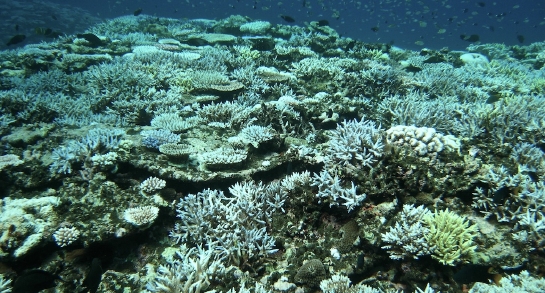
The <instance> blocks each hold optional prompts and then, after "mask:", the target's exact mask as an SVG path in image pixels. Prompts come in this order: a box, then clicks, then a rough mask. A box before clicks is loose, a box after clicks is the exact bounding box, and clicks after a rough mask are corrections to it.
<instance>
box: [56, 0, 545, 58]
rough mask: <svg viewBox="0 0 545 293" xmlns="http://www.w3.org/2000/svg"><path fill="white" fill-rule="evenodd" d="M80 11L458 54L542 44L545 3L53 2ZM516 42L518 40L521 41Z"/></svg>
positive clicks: (486, 0) (527, 0)
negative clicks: (311, 28)
mask: <svg viewBox="0 0 545 293" xmlns="http://www.w3.org/2000/svg"><path fill="white" fill-rule="evenodd" d="M53 2H58V3H64V4H66V5H70V6H75V7H81V8H85V9H87V10H89V11H90V12H92V13H96V14H95V16H99V17H104V18H107V17H116V16H121V15H128V14H132V13H133V11H135V10H137V9H139V8H141V9H142V13H144V14H148V15H152V16H161V17H172V18H210V19H214V18H225V17H227V16H229V15H232V14H240V15H244V16H248V17H250V18H252V19H256V20H257V19H261V20H266V21H269V22H271V23H286V22H284V21H283V20H282V19H281V18H280V15H288V16H291V17H293V18H294V19H295V23H293V24H299V25H303V24H304V23H305V22H310V21H317V20H327V21H329V23H330V26H331V27H332V28H334V29H335V30H337V32H339V33H340V34H341V35H342V36H345V37H351V38H354V39H358V40H361V41H364V42H380V43H390V44H394V45H396V46H399V47H402V48H407V49H419V48H422V47H427V48H433V49H440V48H443V47H449V49H456V50H460V49H463V48H465V47H466V46H467V45H468V42H467V41H464V40H462V39H461V38H460V36H461V35H466V36H470V35H479V36H480V41H481V42H485V43H503V44H506V45H516V44H529V43H532V42H536V41H541V40H543V29H544V28H545V2H543V1H530V0H525V1H516V2H512V1H499V0H498V1H490V0H482V1H479V0H471V1H464V0H462V1H455V0H423V1H417V0H412V1H405V0H373V1H355V0H353V1H349V0H337V1H335V0H292V1H270V0H225V1H212V0H210V1H193V0H191V1H190V0H172V1H167V0H164V1H163V0H160V1H145V0H140V1H132V0H119V1H113V0H111V1H108V0H97V1H53ZM521 39H522V40H521Z"/></svg>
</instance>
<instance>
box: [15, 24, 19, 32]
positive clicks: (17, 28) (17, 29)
mask: <svg viewBox="0 0 545 293" xmlns="http://www.w3.org/2000/svg"><path fill="white" fill-rule="evenodd" d="M15 31H16V32H18V31H19V25H18V24H16V25H15Z"/></svg>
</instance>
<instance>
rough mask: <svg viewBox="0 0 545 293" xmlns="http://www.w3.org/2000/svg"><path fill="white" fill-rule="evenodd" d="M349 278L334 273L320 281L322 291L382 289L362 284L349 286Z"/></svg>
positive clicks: (370, 292) (349, 292)
mask: <svg viewBox="0 0 545 293" xmlns="http://www.w3.org/2000/svg"><path fill="white" fill-rule="evenodd" d="M350 283H351V282H350V279H349V278H348V277H346V276H343V275H340V274H335V275H333V276H331V278H329V279H326V280H322V281H321V282H320V289H322V292H323V293H381V292H382V291H380V290H378V289H375V288H373V287H369V286H367V285H363V284H356V285H354V286H350Z"/></svg>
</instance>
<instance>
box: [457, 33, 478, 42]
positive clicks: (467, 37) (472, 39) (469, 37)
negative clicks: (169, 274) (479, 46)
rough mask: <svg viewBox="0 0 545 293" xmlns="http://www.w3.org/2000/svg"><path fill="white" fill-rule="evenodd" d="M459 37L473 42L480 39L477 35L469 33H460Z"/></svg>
mask: <svg viewBox="0 0 545 293" xmlns="http://www.w3.org/2000/svg"><path fill="white" fill-rule="evenodd" d="M460 39H462V40H464V41H467V42H470V43H474V42H478V41H479V40H480V39H481V37H480V36H479V35H469V36H467V35H460Z"/></svg>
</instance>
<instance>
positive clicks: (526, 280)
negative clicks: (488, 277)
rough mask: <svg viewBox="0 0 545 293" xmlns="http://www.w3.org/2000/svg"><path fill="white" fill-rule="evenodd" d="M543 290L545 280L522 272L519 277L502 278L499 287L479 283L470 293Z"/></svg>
mask: <svg viewBox="0 0 545 293" xmlns="http://www.w3.org/2000/svg"><path fill="white" fill-rule="evenodd" d="M543 288H545V279H543V278H536V277H533V276H531V275H530V274H529V273H528V271H522V272H520V274H519V275H509V276H507V277H504V278H501V280H500V284H499V286H498V285H495V284H485V283H480V282H477V283H475V285H473V287H472V288H471V289H470V290H469V293H511V292H525V293H541V292H543Z"/></svg>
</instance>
